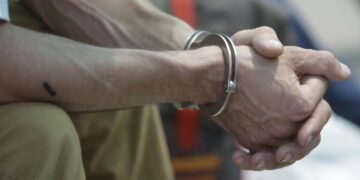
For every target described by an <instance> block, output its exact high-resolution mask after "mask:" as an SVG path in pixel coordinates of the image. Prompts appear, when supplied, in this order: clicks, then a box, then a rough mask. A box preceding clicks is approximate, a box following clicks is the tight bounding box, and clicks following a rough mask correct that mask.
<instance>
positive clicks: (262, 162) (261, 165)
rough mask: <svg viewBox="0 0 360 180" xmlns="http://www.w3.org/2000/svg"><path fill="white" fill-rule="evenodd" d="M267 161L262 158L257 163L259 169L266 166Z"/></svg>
mask: <svg viewBox="0 0 360 180" xmlns="http://www.w3.org/2000/svg"><path fill="white" fill-rule="evenodd" d="M265 164H266V162H265V161H264V160H260V161H259V162H258V163H257V164H256V168H257V169H262V168H264V167H265Z"/></svg>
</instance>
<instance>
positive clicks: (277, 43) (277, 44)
mask: <svg viewBox="0 0 360 180" xmlns="http://www.w3.org/2000/svg"><path fill="white" fill-rule="evenodd" d="M268 44H269V47H270V48H274V49H281V48H282V47H283V45H282V44H281V42H280V41H278V40H274V39H271V40H269V41H268Z"/></svg>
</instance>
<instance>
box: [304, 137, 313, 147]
mask: <svg viewBox="0 0 360 180" xmlns="http://www.w3.org/2000/svg"><path fill="white" fill-rule="evenodd" d="M312 140H313V136H312V135H310V136H309V137H307V138H306V142H305V145H308V144H310V143H311V141H312Z"/></svg>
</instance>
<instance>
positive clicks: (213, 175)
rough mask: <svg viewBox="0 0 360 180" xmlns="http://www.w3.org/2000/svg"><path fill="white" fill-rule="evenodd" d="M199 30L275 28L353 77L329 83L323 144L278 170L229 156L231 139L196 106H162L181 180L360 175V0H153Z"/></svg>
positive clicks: (345, 178) (348, 179)
mask: <svg viewBox="0 0 360 180" xmlns="http://www.w3.org/2000/svg"><path fill="white" fill-rule="evenodd" d="M153 2H154V3H155V5H157V6H158V7H159V8H160V9H162V10H163V11H165V12H168V13H170V14H173V15H175V16H177V17H179V18H181V19H183V20H185V21H186V22H188V23H189V24H190V25H192V26H193V27H194V28H196V29H204V30H209V31H212V32H218V33H224V34H227V35H232V34H234V33H235V32H237V31H239V30H244V29H252V28H256V27H260V26H270V27H272V28H273V29H275V30H276V32H277V33H278V35H279V37H280V39H281V41H282V42H283V43H284V44H286V45H296V46H300V47H303V48H311V49H319V50H330V51H331V52H333V53H334V54H335V55H336V56H337V57H338V59H339V60H341V61H343V62H344V63H345V64H348V65H349V66H350V68H351V69H352V71H353V75H352V77H351V78H350V79H349V80H348V81H345V82H341V83H337V82H332V83H331V84H330V85H329V90H328V93H327V94H326V99H327V100H328V101H329V103H330V104H331V106H332V107H333V110H334V112H335V113H334V115H333V116H332V117H331V120H330V121H329V123H328V125H327V126H326V127H325V128H324V130H323V132H322V143H321V144H320V146H319V147H318V148H317V149H315V150H314V151H313V152H312V153H311V154H310V155H309V156H307V157H306V158H304V159H303V160H301V161H299V162H297V163H295V164H294V165H292V166H290V167H287V168H283V169H280V170H275V171H262V172H254V171H241V170H240V169H238V168H237V167H236V166H235V165H234V164H233V163H232V162H231V153H232V151H233V150H234V139H233V138H232V137H230V136H229V135H228V134H226V133H225V132H223V130H222V129H221V128H219V127H218V126H216V125H215V124H214V123H213V122H211V120H210V119H207V118H205V117H202V116H201V114H200V113H199V112H197V111H189V110H184V111H176V110H174V109H173V108H172V107H171V106H169V105H161V106H160V109H161V113H162V118H163V123H164V127H165V133H166V135H167V141H168V144H169V149H170V153H171V156H172V163H173V168H174V171H175V174H176V179H177V180H217V179H218V180H233V179H235V180H238V179H242V180H313V179H326V180H339V179H342V180H358V179H360V128H359V127H360V86H359V85H360V61H359V60H360V59H359V58H360V0H343V1H329V0H316V1H313V0H221V1H219V0H153Z"/></svg>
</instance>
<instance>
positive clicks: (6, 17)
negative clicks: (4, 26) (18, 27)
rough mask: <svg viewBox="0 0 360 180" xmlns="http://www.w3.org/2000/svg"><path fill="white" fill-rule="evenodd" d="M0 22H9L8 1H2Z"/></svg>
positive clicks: (0, 1)
mask: <svg viewBox="0 0 360 180" xmlns="http://www.w3.org/2000/svg"><path fill="white" fill-rule="evenodd" d="M0 20H1V21H9V20H10V17H9V5H8V0H0Z"/></svg>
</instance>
